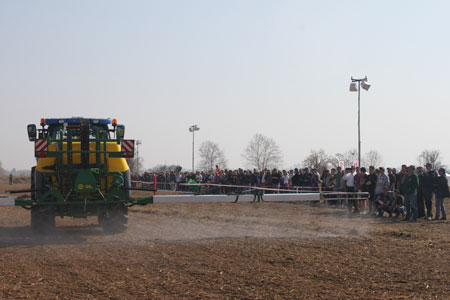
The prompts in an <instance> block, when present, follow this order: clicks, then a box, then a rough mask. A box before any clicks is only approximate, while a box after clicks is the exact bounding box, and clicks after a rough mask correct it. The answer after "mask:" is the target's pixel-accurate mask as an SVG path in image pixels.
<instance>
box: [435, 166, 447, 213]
mask: <svg viewBox="0 0 450 300" xmlns="http://www.w3.org/2000/svg"><path fill="white" fill-rule="evenodd" d="M435 191H436V193H435V195H436V215H435V217H434V219H433V220H439V217H440V214H441V212H442V218H440V220H447V212H446V211H445V207H444V199H445V198H447V197H450V191H449V189H448V182H447V176H446V175H445V169H444V168H440V169H439V176H438V177H436V180H435Z"/></svg>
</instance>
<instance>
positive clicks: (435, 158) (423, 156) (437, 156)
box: [417, 150, 445, 170]
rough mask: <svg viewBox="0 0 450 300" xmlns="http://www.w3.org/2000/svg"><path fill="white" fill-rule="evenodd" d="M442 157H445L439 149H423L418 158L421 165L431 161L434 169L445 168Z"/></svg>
mask: <svg viewBox="0 0 450 300" xmlns="http://www.w3.org/2000/svg"><path fill="white" fill-rule="evenodd" d="M442 159H443V158H442V155H441V152H440V151H439V150H423V151H422V153H420V155H419V157H418V158H417V160H418V161H419V164H420V165H421V166H423V165H425V164H426V163H430V164H431V167H432V168H433V170H437V169H439V168H445V165H444V164H443V163H442Z"/></svg>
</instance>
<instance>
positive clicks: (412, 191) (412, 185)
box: [401, 165, 419, 222]
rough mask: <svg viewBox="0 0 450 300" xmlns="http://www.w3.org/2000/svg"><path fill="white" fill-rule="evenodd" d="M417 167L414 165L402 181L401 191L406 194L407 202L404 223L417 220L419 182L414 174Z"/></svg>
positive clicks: (409, 168)
mask: <svg viewBox="0 0 450 300" xmlns="http://www.w3.org/2000/svg"><path fill="white" fill-rule="evenodd" d="M415 169H416V168H415V167H414V166H413V165H411V166H409V167H408V173H407V174H406V176H405V177H404V179H403V180H402V185H401V190H402V191H403V192H404V193H405V200H406V217H405V218H404V219H403V221H413V222H415V221H416V220H417V188H418V186H419V180H418V179H417V175H416V174H415V173H414V171H415Z"/></svg>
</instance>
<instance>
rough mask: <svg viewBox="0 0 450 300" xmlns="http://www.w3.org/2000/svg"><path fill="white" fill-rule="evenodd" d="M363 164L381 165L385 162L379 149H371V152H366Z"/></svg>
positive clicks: (367, 165)
mask: <svg viewBox="0 0 450 300" xmlns="http://www.w3.org/2000/svg"><path fill="white" fill-rule="evenodd" d="M361 164H362V166H366V167H369V166H374V167H380V166H381V165H382V164H383V157H382V156H381V154H380V153H379V152H378V151H376V150H370V151H369V152H367V153H366V154H364V157H363V159H362V162H361Z"/></svg>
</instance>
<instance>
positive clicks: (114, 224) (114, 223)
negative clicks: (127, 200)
mask: <svg viewBox="0 0 450 300" xmlns="http://www.w3.org/2000/svg"><path fill="white" fill-rule="evenodd" d="M98 224H100V225H101V226H102V227H103V230H104V231H105V232H108V233H121V232H124V231H126V230H127V229H128V207H126V206H125V205H123V204H119V205H117V206H115V207H113V208H111V210H110V211H109V214H108V215H100V216H98Z"/></svg>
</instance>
